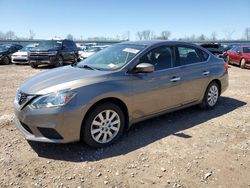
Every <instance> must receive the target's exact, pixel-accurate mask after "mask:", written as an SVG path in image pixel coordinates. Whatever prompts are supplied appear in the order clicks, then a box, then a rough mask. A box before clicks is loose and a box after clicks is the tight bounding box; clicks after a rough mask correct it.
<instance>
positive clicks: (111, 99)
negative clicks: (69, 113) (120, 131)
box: [81, 97, 129, 130]
mask: <svg viewBox="0 0 250 188" xmlns="http://www.w3.org/2000/svg"><path fill="white" fill-rule="evenodd" d="M103 103H113V104H115V105H117V106H118V107H120V108H121V110H122V111H123V113H124V117H125V130H126V129H128V128H129V112H128V107H127V105H126V104H125V103H124V102H123V101H122V100H121V99H119V98H116V97H107V98H103V99H101V100H99V101H97V102H95V103H94V104H93V105H92V106H90V108H89V109H88V110H87V112H86V114H85V116H84V117H83V120H82V127H83V125H84V123H85V121H86V118H87V117H88V115H89V113H90V112H91V111H92V110H93V109H94V108H96V107H97V106H98V105H100V104H103ZM82 127H81V129H82Z"/></svg>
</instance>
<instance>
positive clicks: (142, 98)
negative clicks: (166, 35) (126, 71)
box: [131, 46, 181, 119]
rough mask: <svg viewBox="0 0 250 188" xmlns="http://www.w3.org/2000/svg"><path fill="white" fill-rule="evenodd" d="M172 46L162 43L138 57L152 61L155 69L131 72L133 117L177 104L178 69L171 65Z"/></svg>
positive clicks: (178, 97) (179, 86) (141, 60)
mask: <svg viewBox="0 0 250 188" xmlns="http://www.w3.org/2000/svg"><path fill="white" fill-rule="evenodd" d="M173 49H174V48H173V47H169V46H162V47H158V48H155V49H153V50H152V51H150V52H148V53H147V54H146V55H144V56H143V57H142V58H141V59H140V63H150V64H153V65H154V66H155V71H154V72H153V73H134V74H132V75H131V77H132V85H133V96H132V97H133V98H132V99H133V101H132V106H133V113H132V114H133V118H134V119H137V118H142V117H144V116H147V115H151V114H154V113H158V112H161V111H164V110H167V109H171V108H174V107H178V106H180V104H181V101H180V99H181V83H180V78H179V74H180V69H179V68H173V64H174V61H175V57H174V53H173Z"/></svg>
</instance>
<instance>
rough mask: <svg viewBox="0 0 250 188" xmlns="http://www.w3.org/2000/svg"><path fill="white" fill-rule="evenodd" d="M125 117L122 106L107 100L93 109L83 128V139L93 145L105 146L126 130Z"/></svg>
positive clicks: (96, 146)
mask: <svg viewBox="0 0 250 188" xmlns="http://www.w3.org/2000/svg"><path fill="white" fill-rule="evenodd" d="M124 127H125V117H124V113H123V112H122V110H121V108H120V107H119V106H117V105H116V104H113V103H110V102H107V103H103V104H100V105H98V106H96V107H95V108H94V109H92V110H91V111H90V112H89V113H88V115H87V117H86V119H85V121H84V122H83V125H82V129H81V140H83V141H84V142H85V143H86V144H87V145H89V146H91V147H95V148H98V147H105V146H109V145H111V144H113V143H114V142H115V141H117V140H118V139H119V138H120V137H121V135H122V133H123V130H124Z"/></svg>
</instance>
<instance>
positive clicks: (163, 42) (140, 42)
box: [121, 40, 192, 46]
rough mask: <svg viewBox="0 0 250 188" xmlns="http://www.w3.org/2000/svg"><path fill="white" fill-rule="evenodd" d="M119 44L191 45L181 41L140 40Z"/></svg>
mask: <svg viewBox="0 0 250 188" xmlns="http://www.w3.org/2000/svg"><path fill="white" fill-rule="evenodd" d="M121 44H135V45H144V46H152V45H155V44H192V43H188V42H182V41H169V40H141V41H127V42H123V43H121Z"/></svg>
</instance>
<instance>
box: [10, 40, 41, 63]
mask: <svg viewBox="0 0 250 188" xmlns="http://www.w3.org/2000/svg"><path fill="white" fill-rule="evenodd" d="M38 45H39V44H38V43H34V44H29V45H27V46H25V47H24V48H22V49H20V50H19V51H17V52H15V53H14V54H12V56H11V62H12V63H14V64H28V52H29V51H30V49H32V48H34V47H36V46H38Z"/></svg>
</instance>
